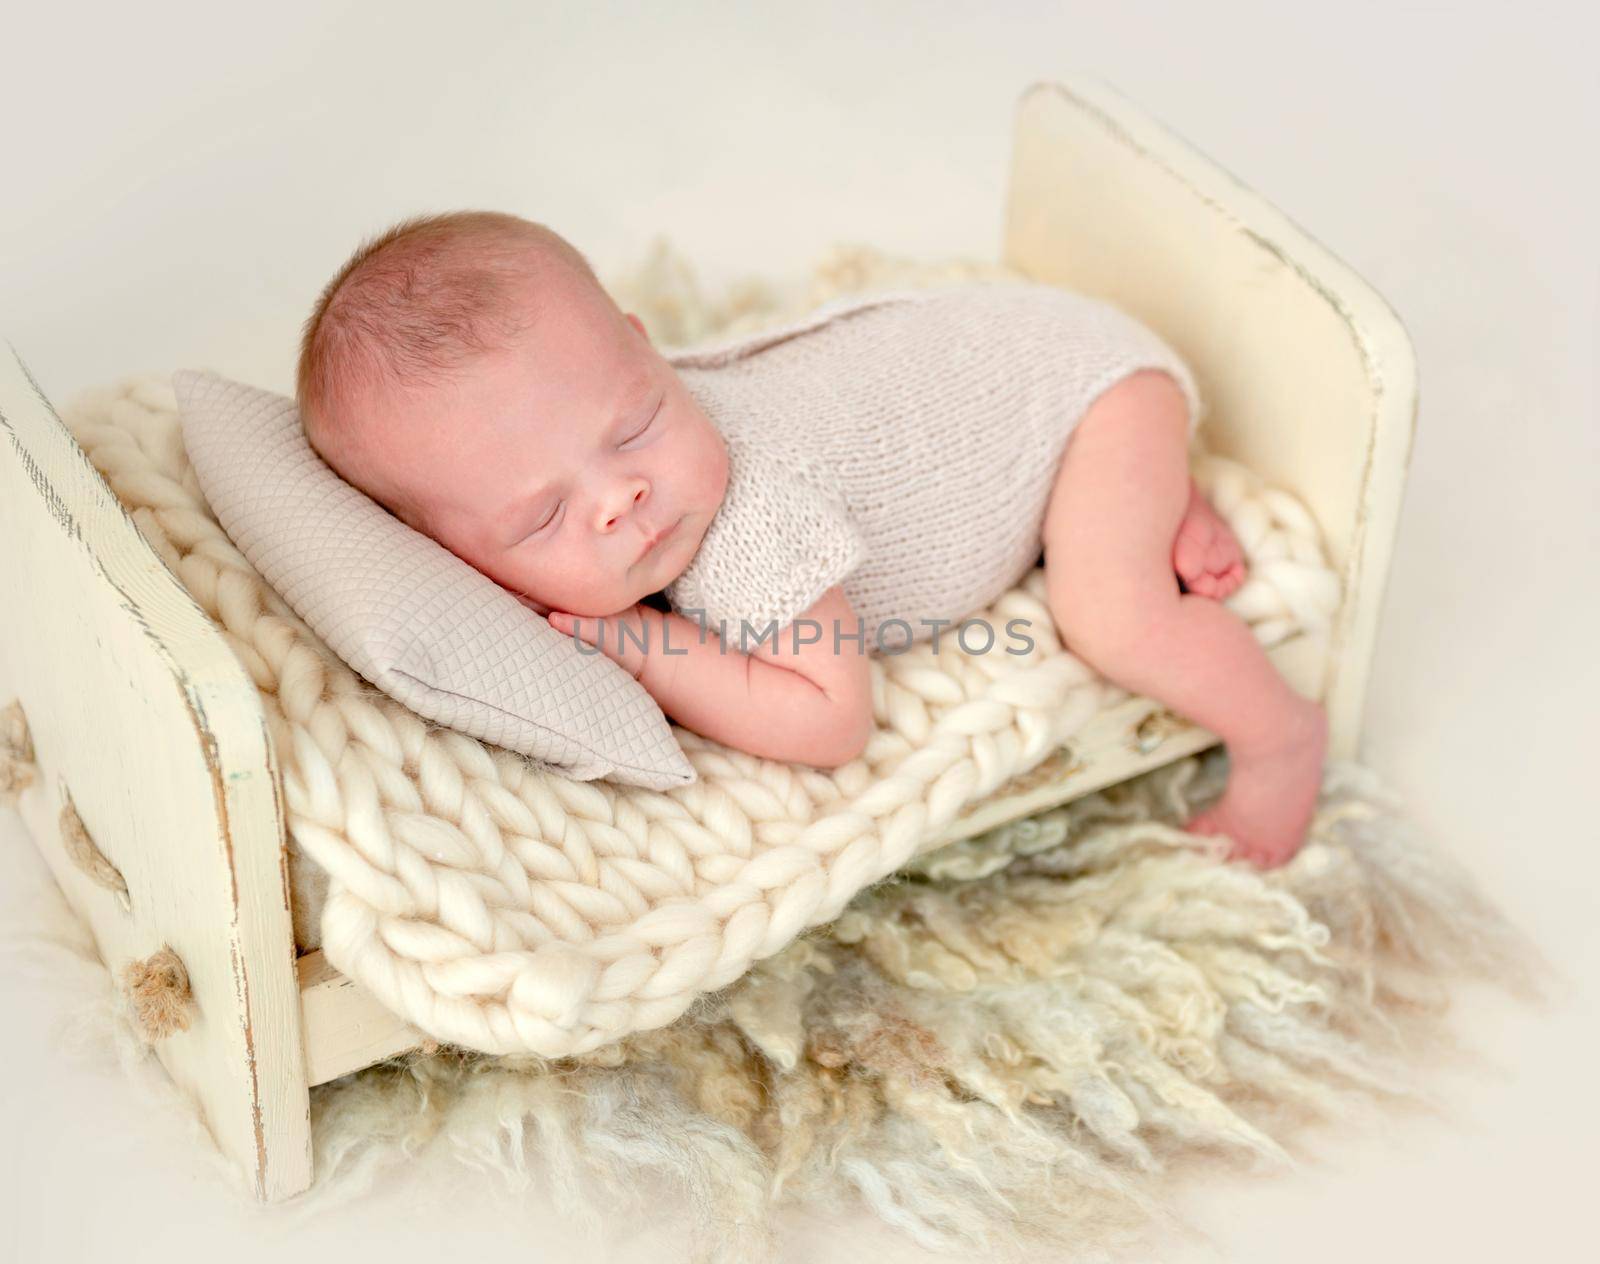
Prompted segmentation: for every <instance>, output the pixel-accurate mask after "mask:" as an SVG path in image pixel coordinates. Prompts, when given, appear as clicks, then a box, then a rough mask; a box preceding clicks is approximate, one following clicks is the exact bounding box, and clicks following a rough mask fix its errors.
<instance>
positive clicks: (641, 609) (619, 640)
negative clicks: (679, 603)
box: [546, 602, 662, 680]
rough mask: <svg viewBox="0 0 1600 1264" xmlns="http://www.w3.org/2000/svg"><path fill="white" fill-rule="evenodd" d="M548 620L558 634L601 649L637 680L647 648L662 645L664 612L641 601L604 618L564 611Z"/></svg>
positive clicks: (646, 656) (550, 615) (558, 611)
mask: <svg viewBox="0 0 1600 1264" xmlns="http://www.w3.org/2000/svg"><path fill="white" fill-rule="evenodd" d="M546 618H548V619H549V620H550V626H551V627H553V628H555V629H556V630H557V631H558V632H565V633H567V634H568V635H569V636H574V637H576V638H578V639H579V640H581V641H583V642H585V643H587V644H589V645H595V646H598V647H599V649H600V652H601V653H602V654H604V655H605V656H606V657H607V658H609V659H610V660H611V661H612V662H614V663H616V664H617V665H618V666H619V667H621V668H622V669H623V670H624V671H626V672H627V673H628V674H629V675H630V676H632V677H633V678H634V679H635V680H638V679H639V677H640V676H642V675H643V674H644V665H645V660H646V659H647V658H648V657H649V655H648V654H646V653H645V647H651V646H659V645H660V644H661V635H662V628H661V611H659V610H657V609H655V608H654V607H651V606H646V605H644V604H642V603H638V602H636V603H634V604H633V605H631V606H629V607H628V608H627V609H626V610H624V611H623V612H622V613H621V614H613V615H606V616H605V617H603V618H602V617H599V616H596V615H588V614H586V615H575V614H568V613H567V612H566V611H565V610H552V611H551V612H550V613H549V614H548V615H547V616H546Z"/></svg>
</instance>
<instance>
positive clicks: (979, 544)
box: [665, 281, 1201, 651]
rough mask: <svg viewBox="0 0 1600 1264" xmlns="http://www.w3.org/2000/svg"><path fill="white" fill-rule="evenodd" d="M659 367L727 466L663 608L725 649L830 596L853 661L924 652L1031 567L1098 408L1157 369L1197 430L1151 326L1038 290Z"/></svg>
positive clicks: (677, 357)
mask: <svg viewBox="0 0 1600 1264" xmlns="http://www.w3.org/2000/svg"><path fill="white" fill-rule="evenodd" d="M665 358H666V359H667V360H668V361H669V362H670V363H672V364H673V366H674V368H675V369H676V371H677V373H678V375H679V377H680V378H681V379H682V381H683V383H684V386H685V388H686V389H687V390H688V391H689V392H690V394H692V395H693V396H694V397H695V398H696V400H697V401H698V402H699V403H700V404H701V406H702V408H703V409H704V410H705V412H706V415H707V416H708V417H709V418H710V419H711V421H712V422H713V423H714V424H715V425H716V426H717V428H718V430H719V431H721V433H722V435H723V437H724V439H725V440H726V442H727V446H728V455H729V461H728V489H727V492H726V495H725V497H724V500H723V503H722V505H721V506H720V507H719V509H718V510H717V514H716V516H715V517H714V518H713V519H712V521H711V523H710V525H709V527H708V528H707V530H706V534H705V537H704V539H703V541H702V543H701V546H700V548H699V550H698V551H697V552H696V554H695V556H694V557H693V558H692V559H691V560H690V562H689V564H688V566H687V567H686V568H685V570H684V571H683V573H682V574H681V575H679V576H678V578H677V579H675V580H674V581H673V582H672V583H671V584H669V585H668V586H667V588H666V596H667V599H668V600H669V601H670V602H671V603H672V604H673V606H674V607H675V608H677V609H678V610H679V611H680V612H682V613H685V614H690V613H691V612H692V611H696V610H698V611H703V612H704V619H705V622H706V625H707V626H708V627H710V628H718V626H719V624H720V625H723V626H722V627H721V628H720V629H719V632H720V634H721V636H722V638H723V639H724V640H729V641H731V643H732V644H733V645H734V646H735V647H736V648H745V647H748V645H749V644H750V642H751V640H752V639H753V638H754V637H758V636H760V634H761V632H762V629H764V628H766V627H767V626H768V625H769V624H774V625H776V626H777V627H782V626H784V625H785V624H787V623H789V622H790V621H792V620H793V619H795V618H796V617H797V616H799V615H800V614H801V613H803V612H804V611H805V610H806V609H807V608H808V607H809V606H811V605H812V604H813V603H815V602H816V601H817V599H818V598H820V597H821V596H822V594H823V593H824V592H826V591H827V590H828V589H829V588H831V587H833V586H834V585H836V584H841V585H842V586H843V589H844V594H845V596H846V597H847V598H848V599H849V600H850V604H851V607H852V609H853V610H854V611H855V614H856V616H857V618H858V619H859V621H860V622H859V625H858V626H854V627H845V628H843V629H841V635H842V634H845V633H849V634H852V635H854V634H856V633H857V632H859V633H860V634H861V636H862V640H861V641H860V642H859V643H860V644H861V645H862V646H864V647H865V648H866V649H867V650H869V651H872V650H880V649H883V648H885V647H888V648H890V649H891V651H893V650H895V649H898V647H900V646H902V645H904V644H906V643H908V642H910V641H915V640H922V639H926V638H928V637H931V636H932V635H933V633H934V631H935V630H936V629H937V628H938V627H939V626H940V624H941V621H954V620H958V619H961V618H962V617H963V616H967V615H971V614H974V613H976V612H977V611H978V610H980V609H982V608H983V607H984V606H987V605H988V604H989V603H990V602H992V601H994V600H995V598H997V597H998V596H1000V594H1001V593H1003V592H1005V591H1006V590H1007V589H1008V588H1010V587H1012V586H1013V585H1014V584H1015V583H1016V582H1017V581H1018V580H1019V579H1020V578H1021V577H1022V576H1023V575H1024V574H1025V573H1026V572H1027V571H1028V570H1029V569H1030V568H1031V567H1033V566H1034V565H1036V564H1037V562H1038V560H1039V556H1040V551H1041V545H1040V539H1039V535H1040V531H1041V529H1042V528H1043V524H1044V516H1045V509H1046V506H1047V503H1048V500H1049V496H1050V491H1051V488H1052V486H1053V484H1054V480H1055V475H1056V471H1057V469H1058V468H1059V465H1060V461H1061V454H1062V451H1063V450H1064V449H1065V447H1066V444H1067V440H1068V439H1069V438H1070V437H1071V434H1072V432H1073V430H1074V429H1075V428H1076V427H1077V425H1078V423H1079V421H1081V420H1082V418H1083V415H1084V413H1085V412H1086V411H1087V410H1088V408H1089V406H1090V405H1091V404H1092V403H1093V402H1094V400H1095V398H1096V397H1097V396H1099V395H1100V394H1101V393H1102V392H1103V391H1105V390H1106V389H1107V388H1109V387H1110V386H1112V385H1114V384H1115V383H1116V382H1118V381H1119V380H1121V379H1123V378H1125V377H1127V376H1128V375H1129V374H1130V373H1133V372H1135V371H1136V370H1138V369H1144V368H1156V369H1162V370H1165V371H1166V372H1168V373H1170V374H1171V375H1172V376H1173V377H1174V378H1176V379H1177V381H1178V383H1179V385H1180V386H1181V387H1182V389H1183V392H1184V394H1185V396H1186V398H1187V400H1188V403H1189V433H1190V435H1191V437H1192V436H1193V435H1194V433H1195V430H1196V427H1197V425H1198V423H1199V419H1200V414H1201V401H1200V395H1199V391H1198V388H1197V387H1196V385H1195V382H1194V377H1193V375H1192V373H1191V372H1190V370H1189V367H1188V366H1187V365H1186V364H1185V363H1184V361H1183V360H1182V359H1181V358H1180V357H1179V356H1178V355H1177V353H1176V352H1174V351H1173V350H1172V348H1171V347H1170V346H1168V345H1167V344H1166V343H1165V342H1164V341H1162V339H1160V338H1159V337H1157V336H1156V334H1155V333H1154V332H1152V331H1151V330H1150V329H1149V328H1148V327H1147V326H1145V325H1144V324H1142V323H1141V322H1140V321H1138V320H1136V319H1135V318H1133V317H1132V316H1130V315H1128V314H1127V313H1125V312H1123V311H1121V310H1119V309H1117V308H1115V307H1113V306H1111V305H1110V304H1108V303H1105V302H1102V301H1100V300H1097V299H1093V298H1090V297H1088V296H1086V295H1082V294H1078V293H1075V292H1073V291H1070V290H1065V289H1062V288H1061V287H1059V286H1055V285H1048V284H1044V283H1040V282H1017V281H998V282H984V283H974V284H968V285H962V286H956V287H951V286H942V287H926V288H922V289H900V290H896V291H890V292H884V293H878V294H873V295H869V296H866V297H860V296H853V297H847V298H845V299H842V300H839V301H835V302H833V303H829V304H826V305H825V306H824V307H823V308H821V309H819V310H817V311H815V312H813V313H811V314H810V315H809V316H807V317H806V318H804V319H803V320H801V321H797V322H791V323H789V324H787V325H782V326H779V327H778V328H776V329H772V330H767V331H765V332H762V333H757V334H753V335H747V336H744V337H741V338H738V339H735V340H733V341H731V342H727V343H723V344H719V345H717V346H713V347H696V348H692V349H690V350H686V351H677V352H667V353H666V356H665ZM896 621H897V622H898V625H897V626H891V624H894V623H896ZM741 623H742V624H743V625H744V627H743V628H741ZM741 637H742V638H743V640H742V641H741V639H740V638H741Z"/></svg>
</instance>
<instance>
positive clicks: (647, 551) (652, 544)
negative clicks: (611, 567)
mask: <svg viewBox="0 0 1600 1264" xmlns="http://www.w3.org/2000/svg"><path fill="white" fill-rule="evenodd" d="M682 522H683V518H682V517H681V516H679V517H678V518H675V519H674V520H673V521H672V523H671V524H670V525H668V526H667V527H666V528H665V529H664V530H662V531H661V532H660V533H659V534H658V535H657V536H656V537H655V539H653V540H650V541H647V542H646V544H645V546H644V548H643V549H641V550H640V552H639V556H638V557H636V558H634V559H633V564H634V565H635V566H637V565H639V563H640V562H642V561H644V560H645V558H647V557H650V556H652V555H653V554H654V553H656V552H657V551H658V550H659V549H660V548H661V546H662V545H663V544H665V543H666V542H667V541H668V540H670V539H671V538H672V536H673V533H674V532H676V531H677V529H678V527H679V525H680V524H681V523H682Z"/></svg>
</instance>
